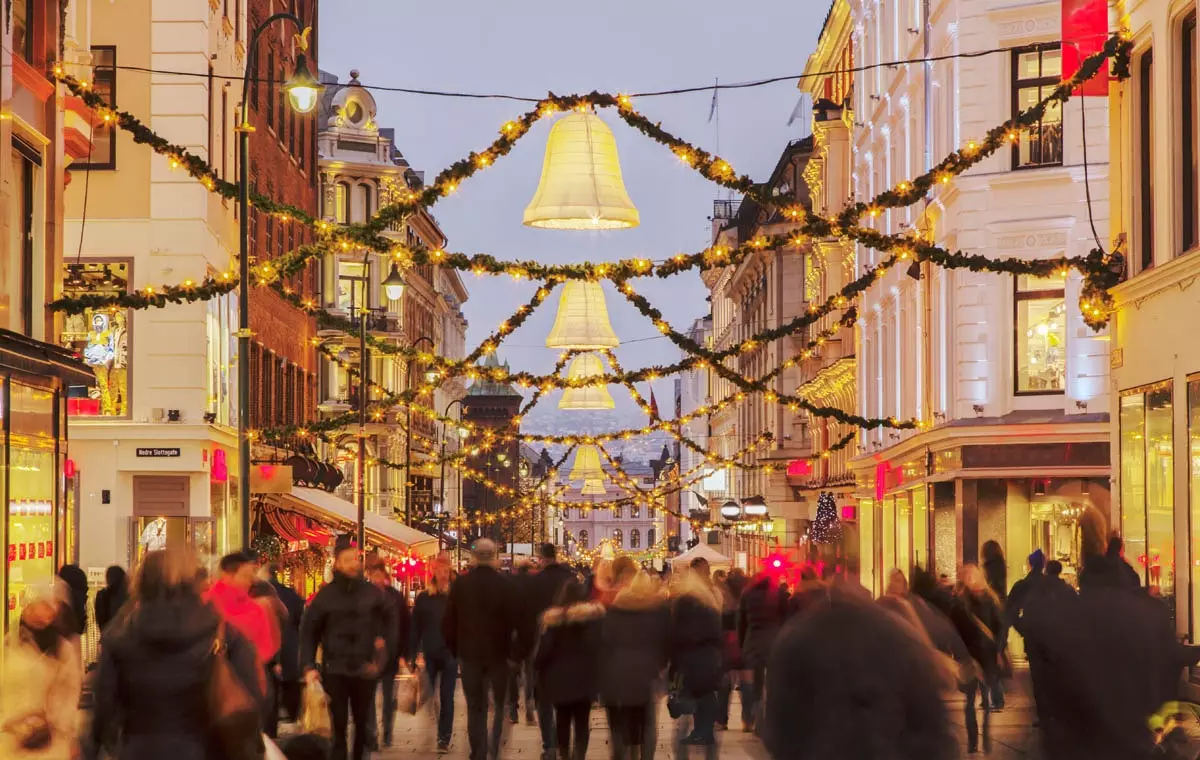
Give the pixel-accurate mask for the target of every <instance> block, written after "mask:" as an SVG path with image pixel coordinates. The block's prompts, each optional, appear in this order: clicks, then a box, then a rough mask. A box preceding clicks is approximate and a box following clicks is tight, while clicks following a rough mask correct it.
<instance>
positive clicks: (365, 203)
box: [356, 183, 375, 222]
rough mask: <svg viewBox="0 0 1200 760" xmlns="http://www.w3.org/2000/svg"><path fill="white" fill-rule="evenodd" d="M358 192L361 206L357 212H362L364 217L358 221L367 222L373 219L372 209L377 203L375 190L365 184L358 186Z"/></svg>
mask: <svg viewBox="0 0 1200 760" xmlns="http://www.w3.org/2000/svg"><path fill="white" fill-rule="evenodd" d="M358 192H359V196H360V203H361V206H360V207H359V208H358V209H357V210H358V211H360V212H361V214H362V216H361V217H359V218H358V219H357V220H356V221H359V222H365V221H367V220H368V219H370V218H371V213H372V212H371V207H372V205H373V204H374V202H375V188H373V187H371V185H370V184H367V183H363V184H361V185H359V186H358Z"/></svg>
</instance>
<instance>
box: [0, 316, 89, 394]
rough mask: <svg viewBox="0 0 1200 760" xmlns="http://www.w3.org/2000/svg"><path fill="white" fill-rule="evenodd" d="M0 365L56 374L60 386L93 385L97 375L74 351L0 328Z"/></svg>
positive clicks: (1, 366) (37, 372)
mask: <svg viewBox="0 0 1200 760" xmlns="http://www.w3.org/2000/svg"><path fill="white" fill-rule="evenodd" d="M0 368H10V369H15V370H17V371H19V372H28V373H30V374H34V375H50V376H53V377H57V378H58V379H59V380H61V381H62V383H63V385H68V386H69V385H83V386H87V387H89V388H90V387H92V386H94V385H95V384H96V375H95V373H94V372H92V370H91V369H90V368H89V367H88V366H87V365H86V364H84V363H83V361H82V360H81V359H80V358H79V357H77V356H76V355H75V354H74V353H72V352H71V351H69V350H68V349H65V348H62V347H60V346H56V345H54V344H53V343H43V342H42V341H40V340H34V339H33V338H29V337H26V336H24V335H21V334H20V333H15V332H12V331H11V330H3V329H0Z"/></svg>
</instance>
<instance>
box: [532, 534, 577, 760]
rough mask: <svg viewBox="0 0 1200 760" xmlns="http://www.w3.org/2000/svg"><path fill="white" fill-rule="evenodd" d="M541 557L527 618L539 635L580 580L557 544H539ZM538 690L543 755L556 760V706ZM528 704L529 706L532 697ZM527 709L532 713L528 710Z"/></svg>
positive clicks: (533, 579) (533, 581)
mask: <svg viewBox="0 0 1200 760" xmlns="http://www.w3.org/2000/svg"><path fill="white" fill-rule="evenodd" d="M538 557H539V559H540V560H541V569H540V570H538V572H537V573H536V574H534V575H532V576H531V577H530V584H529V604H530V607H531V609H530V612H531V613H532V615H531V619H528V620H527V621H526V625H530V624H532V625H531V630H532V631H534V632H535V636H536V631H537V630H538V626H539V624H540V621H541V618H542V615H544V614H545V612H546V610H548V609H550V608H551V607H552V606H554V605H555V604H556V603H557V601H558V598H559V594H561V593H562V590H563V588H564V587H565V586H566V585H567V584H569V583H573V582H575V580H576V579H575V573H574V571H572V570H571V568H569V567H567V566H566V565H564V564H562V563H561V562H559V561H558V549H557V547H555V546H554V544H551V543H544V544H542V545H541V546H539V547H538ZM585 593H586V589H585ZM533 680H536V679H533ZM534 692H535V693H534V702H535V704H536V706H537V720H538V728H539V729H540V731H541V734H542V755H543V756H545V758H544V760H553V755H554V749H555V747H556V746H557V741H556V735H555V718H554V715H555V711H554V705H553V704H552V703H551V702H550V701H549V700H547V699H543V698H541V697H540V696H539V694H540V693H539V692H538V690H537V688H536V685H535V688H534ZM526 705H528V698H527V701H526ZM526 712H527V713H528V709H527V710H526ZM529 717H530V716H529V715H528V714H527V715H526V722H527V723H531V722H532V721H531V720H529Z"/></svg>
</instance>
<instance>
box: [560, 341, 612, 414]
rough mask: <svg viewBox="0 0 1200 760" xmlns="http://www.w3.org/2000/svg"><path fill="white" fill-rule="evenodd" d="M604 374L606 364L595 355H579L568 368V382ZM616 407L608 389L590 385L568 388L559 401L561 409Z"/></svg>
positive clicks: (602, 386)
mask: <svg viewBox="0 0 1200 760" xmlns="http://www.w3.org/2000/svg"><path fill="white" fill-rule="evenodd" d="M603 374H604V363H603V362H601V361H600V357H598V356H596V355H595V354H579V355H578V356H576V357H575V358H574V359H572V360H571V364H570V365H569V366H568V367H567V379H568V380H587V379H588V378H592V377H599V376H600V375H603ZM614 406H615V404H614V403H613V398H612V395H610V394H609V392H608V387H607V386H604V385H589V386H587V387H584V388H567V389H566V390H564V391H563V395H562V398H560V399H559V400H558V408H559V409H612V408H613V407H614Z"/></svg>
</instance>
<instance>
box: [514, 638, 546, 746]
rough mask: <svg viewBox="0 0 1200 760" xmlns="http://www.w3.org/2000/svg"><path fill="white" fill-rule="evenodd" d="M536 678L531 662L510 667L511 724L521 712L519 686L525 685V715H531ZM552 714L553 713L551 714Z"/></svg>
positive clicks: (527, 661) (526, 661)
mask: <svg viewBox="0 0 1200 760" xmlns="http://www.w3.org/2000/svg"><path fill="white" fill-rule="evenodd" d="M536 678H537V676H536V675H534V672H533V660H532V659H530V660H525V661H524V662H519V663H517V664H516V665H513V666H512V678H511V679H510V680H509V684H508V714H509V717H510V718H512V721H513V723H516V722H517V719H518V718H519V717H520V711H521V684H522V682H524V684H525V713H526V714H527V715H532V714H533V705H534V684H535V683H536ZM552 714H553V713H552ZM551 746H553V744H552V743H551Z"/></svg>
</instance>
